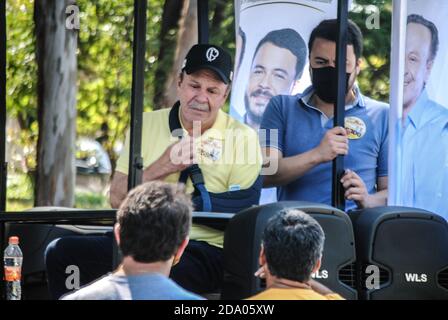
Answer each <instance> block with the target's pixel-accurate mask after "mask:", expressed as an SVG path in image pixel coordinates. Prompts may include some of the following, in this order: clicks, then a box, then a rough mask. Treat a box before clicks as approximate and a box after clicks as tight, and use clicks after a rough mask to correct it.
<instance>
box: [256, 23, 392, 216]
mask: <svg viewBox="0 0 448 320" xmlns="http://www.w3.org/2000/svg"><path fill="white" fill-rule="evenodd" d="M336 39H337V20H325V21H322V22H321V23H320V24H319V25H318V26H317V27H316V28H315V29H314V30H313V31H312V33H311V36H310V40H309V43H308V50H309V58H310V74H311V79H312V86H311V87H310V88H308V89H307V90H305V91H304V92H303V93H302V94H299V95H296V96H277V97H274V98H272V99H271V101H270V103H269V105H268V107H267V109H266V112H265V114H264V116H263V120H262V123H261V129H264V130H266V137H267V138H266V141H264V142H263V141H262V142H261V143H262V146H264V152H263V154H264V155H266V158H267V159H265V161H277V163H278V170H277V172H276V173H275V174H273V175H270V176H265V180H264V183H265V186H277V187H279V188H278V200H304V201H312V202H319V203H325V204H331V188H332V186H331V181H332V160H333V159H334V158H336V157H337V156H338V155H344V156H345V161H344V162H345V169H346V170H345V174H344V176H343V178H342V180H341V182H342V184H343V186H344V188H345V198H346V200H347V201H346V209H347V210H351V209H354V208H356V207H358V208H368V207H375V206H381V205H385V204H386V198H387V151H388V150H387V137H388V106H387V105H386V104H384V103H381V102H378V101H375V100H372V99H370V98H367V97H365V96H363V95H362V94H361V92H360V90H359V88H358V86H357V84H356V77H357V75H358V74H359V72H360V65H361V54H362V41H363V38H362V33H361V30H360V29H359V28H358V26H356V24H354V23H353V22H352V21H349V24H348V42H347V43H348V45H347V66H346V72H347V94H346V97H345V101H346V106H345V128H342V127H335V128H334V127H333V112H334V104H335V101H336V97H337V87H336V76H337V74H336ZM272 130H278V139H276V140H277V141H275V139H272V136H275V131H272Z"/></svg>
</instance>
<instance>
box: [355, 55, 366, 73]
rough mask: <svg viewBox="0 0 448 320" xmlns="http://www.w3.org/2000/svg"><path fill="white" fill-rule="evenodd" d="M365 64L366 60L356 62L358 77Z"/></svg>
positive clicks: (360, 59)
mask: <svg viewBox="0 0 448 320" xmlns="http://www.w3.org/2000/svg"><path fill="white" fill-rule="evenodd" d="M363 64H364V60H363V59H362V58H359V59H358V60H356V66H355V67H356V76H358V75H359V73H360V72H361V69H362V67H363Z"/></svg>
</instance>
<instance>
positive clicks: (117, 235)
mask: <svg viewBox="0 0 448 320" xmlns="http://www.w3.org/2000/svg"><path fill="white" fill-rule="evenodd" d="M114 236H115V241H117V244H118V245H120V225H119V224H118V223H115V225H114Z"/></svg>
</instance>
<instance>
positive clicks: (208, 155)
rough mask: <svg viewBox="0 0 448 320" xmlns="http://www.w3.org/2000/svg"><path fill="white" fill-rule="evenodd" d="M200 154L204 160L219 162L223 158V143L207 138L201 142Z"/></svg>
mask: <svg viewBox="0 0 448 320" xmlns="http://www.w3.org/2000/svg"><path fill="white" fill-rule="evenodd" d="M198 152H199V156H200V157H201V158H202V159H204V158H205V159H209V160H212V161H218V160H219V159H220V158H221V154H222V141H221V140H217V139H213V138H207V139H205V140H203V141H201V144H200V146H199V150H198Z"/></svg>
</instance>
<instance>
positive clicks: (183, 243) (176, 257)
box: [173, 236, 190, 266]
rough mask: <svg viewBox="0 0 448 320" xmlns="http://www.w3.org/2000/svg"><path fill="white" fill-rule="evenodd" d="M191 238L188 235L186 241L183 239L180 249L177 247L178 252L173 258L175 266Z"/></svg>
mask: <svg viewBox="0 0 448 320" xmlns="http://www.w3.org/2000/svg"><path fill="white" fill-rule="evenodd" d="M189 240H190V238H189V237H188V236H187V237H186V238H185V239H184V241H182V243H181V244H180V246H179V249H177V251H176V253H175V254H174V260H173V266H174V265H176V264H177V263H178V262H179V260H180V258H181V257H182V254H183V253H184V251H185V248H186V247H187V245H188V241H189Z"/></svg>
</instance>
